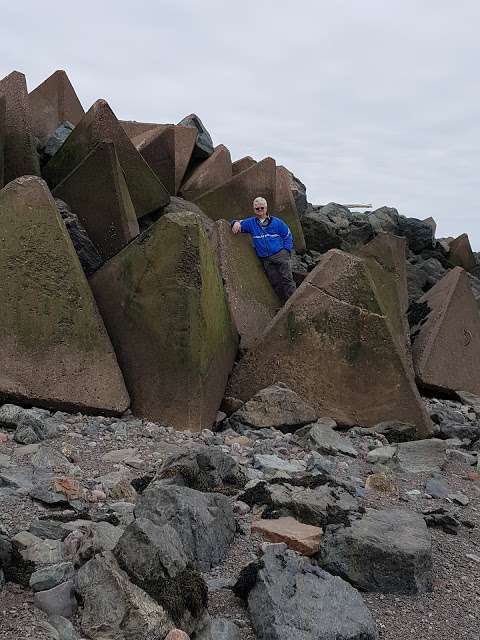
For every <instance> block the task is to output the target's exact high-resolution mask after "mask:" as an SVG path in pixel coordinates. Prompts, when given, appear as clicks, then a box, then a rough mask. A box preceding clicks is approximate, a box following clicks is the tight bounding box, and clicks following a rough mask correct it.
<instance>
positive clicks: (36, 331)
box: [0, 176, 129, 414]
mask: <svg viewBox="0 0 480 640" xmlns="http://www.w3.org/2000/svg"><path fill="white" fill-rule="evenodd" d="M0 227H1V228H2V234H1V238H0V281H1V283H2V285H1V287H0V306H1V309H2V313H1V319H0V324H1V330H0V361H1V363H2V365H1V367H0V398H1V400H2V401H3V402H15V403H28V404H29V405H35V406H42V407H48V408H50V409H62V410H65V411H72V412H74V411H82V412H89V413H91V412H94V413H104V412H105V413H108V414H120V413H122V412H123V411H125V410H126V409H127V408H128V405H129V398H128V394H127V391H126V389H125V385H124V382H123V378H122V374H121V372H120V369H119V367H118V363H117V360H116V357H115V353H114V351H113V348H112V345H111V343H110V339H109V337H108V335H107V332H106V330H105V326H104V324H103V322H102V319H101V317H100V314H99V313H98V310H97V306H96V304H95V300H94V298H93V296H92V293H91V291H90V288H89V286H88V282H87V280H86V279H85V275H84V273H83V270H82V267H81V266H80V262H79V260H78V257H77V254H76V253H75V249H74V248H73V245H72V242H71V240H70V236H69V235H68V233H67V230H66V228H65V225H64V223H63V221H62V219H61V217H60V213H59V212H58V209H57V207H56V206H55V202H54V200H53V198H52V196H51V195H50V193H49V191H48V188H47V185H46V184H45V183H44V182H43V180H40V179H39V178H36V177H33V176H25V177H22V178H18V179H17V180H14V181H12V182H10V183H9V184H8V185H7V186H6V187H4V188H3V190H2V191H0Z"/></svg>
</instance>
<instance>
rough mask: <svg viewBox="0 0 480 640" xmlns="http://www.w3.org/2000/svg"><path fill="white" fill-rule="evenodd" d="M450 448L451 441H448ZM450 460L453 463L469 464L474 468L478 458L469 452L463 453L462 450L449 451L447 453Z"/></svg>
mask: <svg viewBox="0 0 480 640" xmlns="http://www.w3.org/2000/svg"><path fill="white" fill-rule="evenodd" d="M446 443H447V445H448V446H450V444H449V443H450V441H449V440H446ZM446 454H447V458H448V460H451V461H453V462H460V463H461V464H468V465H470V466H473V465H475V464H476V463H477V456H475V455H473V454H471V453H468V451H461V450H460V449H447V451H446Z"/></svg>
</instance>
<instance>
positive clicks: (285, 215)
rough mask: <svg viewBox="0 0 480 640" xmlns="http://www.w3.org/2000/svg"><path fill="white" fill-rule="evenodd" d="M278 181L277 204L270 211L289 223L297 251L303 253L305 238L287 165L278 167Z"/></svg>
mask: <svg viewBox="0 0 480 640" xmlns="http://www.w3.org/2000/svg"><path fill="white" fill-rule="evenodd" d="M276 181H277V184H276V190H275V206H274V208H273V209H272V210H271V212H270V213H271V214H272V215H274V216H278V217H279V218H281V219H282V220H283V221H284V222H286V223H287V224H288V226H289V227H290V231H291V232H292V235H293V237H294V240H295V249H296V251H298V252H299V253H303V252H304V251H305V248H306V247H305V238H304V237H303V229H302V225H301V224H300V218H299V216H298V212H297V206H296V204H295V200H294V198H293V193H292V190H291V189H290V176H289V171H288V170H287V169H286V168H285V167H282V166H279V167H277V171H276Z"/></svg>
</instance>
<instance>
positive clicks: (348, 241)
mask: <svg viewBox="0 0 480 640" xmlns="http://www.w3.org/2000/svg"><path fill="white" fill-rule="evenodd" d="M302 226H303V230H304V233H305V241H306V244H307V248H308V249H313V250H315V251H320V252H321V253H323V252H325V251H328V250H329V249H334V248H341V249H344V250H346V251H350V250H351V249H353V248H355V247H357V246H359V245H363V244H365V243H366V242H368V241H369V240H371V239H372V238H373V235H374V230H373V227H372V225H371V223H370V218H369V216H368V215H367V214H365V213H352V212H351V211H350V209H348V208H347V207H344V206H343V205H340V204H337V203H335V202H330V203H329V204H327V205H325V206H316V207H312V208H311V209H309V210H307V212H306V214H305V215H304V216H303V217H302Z"/></svg>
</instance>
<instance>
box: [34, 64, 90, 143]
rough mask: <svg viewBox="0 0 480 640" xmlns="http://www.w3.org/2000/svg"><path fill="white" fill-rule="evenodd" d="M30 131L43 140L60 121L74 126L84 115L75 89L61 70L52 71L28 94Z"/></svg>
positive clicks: (52, 131)
mask: <svg viewBox="0 0 480 640" xmlns="http://www.w3.org/2000/svg"><path fill="white" fill-rule="evenodd" d="M28 100H29V103H30V110H31V114H32V131H33V133H34V135H36V136H37V138H39V140H40V141H42V142H44V141H46V139H47V138H48V137H49V136H51V135H52V134H53V133H54V131H55V129H57V127H58V126H59V125H61V124H62V122H65V121H67V120H68V122H71V123H72V124H73V125H74V126H76V125H77V124H78V123H79V122H80V120H81V119H82V118H83V116H84V115H85V111H84V110H83V107H82V105H81V104H80V100H79V99H78V96H77V94H76V93H75V89H74V88H73V87H72V84H71V82H70V80H69V79H68V76H67V74H66V73H65V71H63V70H58V71H55V72H54V73H52V75H51V76H49V77H48V78H47V79H46V80H44V81H43V82H42V84H40V85H38V87H37V88H36V89H34V90H33V91H31V92H30V93H29V94H28Z"/></svg>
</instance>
